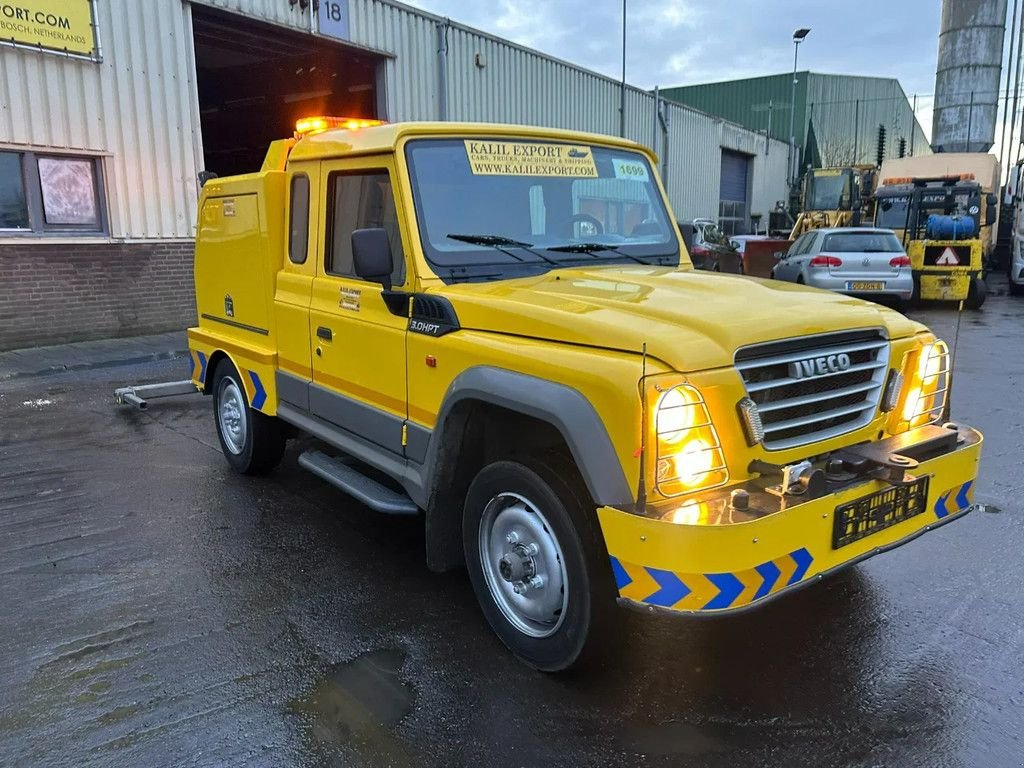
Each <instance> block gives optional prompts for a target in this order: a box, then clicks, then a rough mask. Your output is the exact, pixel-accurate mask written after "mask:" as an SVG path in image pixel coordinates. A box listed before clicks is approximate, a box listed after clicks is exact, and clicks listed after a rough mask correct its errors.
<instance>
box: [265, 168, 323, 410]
mask: <svg viewBox="0 0 1024 768" xmlns="http://www.w3.org/2000/svg"><path fill="white" fill-rule="evenodd" d="M289 170H290V174H291V175H290V178H289V180H288V208H287V211H288V228H287V232H288V243H287V253H286V254H285V255H284V257H283V259H282V263H281V268H280V271H279V272H278V273H277V286H276V288H275V291H274V321H275V328H276V329H277V330H276V337H277V353H278V355H277V363H278V372H277V382H276V383H277V397H278V400H279V401H281V402H284V403H286V404H288V405H290V406H293V407H295V408H298V409H300V410H302V411H307V410H309V385H310V383H311V382H312V380H313V369H312V350H311V347H310V342H309V302H310V296H311V292H312V287H313V279H314V277H315V276H316V269H317V252H318V248H317V240H316V235H317V231H318V229H319V223H320V207H319V206H318V205H317V204H316V198H315V195H316V190H317V189H319V188H320V163H319V161H315V162H305V163H295V164H293V167H292V168H291V169H289Z"/></svg>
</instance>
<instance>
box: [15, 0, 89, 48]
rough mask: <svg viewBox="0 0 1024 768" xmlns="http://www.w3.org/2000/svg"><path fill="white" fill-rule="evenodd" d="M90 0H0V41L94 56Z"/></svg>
mask: <svg viewBox="0 0 1024 768" xmlns="http://www.w3.org/2000/svg"><path fill="white" fill-rule="evenodd" d="M92 2H93V0H16V1H15V2H4V0H0V43H10V44H14V45H19V46H31V47H33V48H42V49H44V50H48V51H60V52H61V53H72V54H76V55H79V56H94V55H95V52H96V35H95V34H94V29H93V17H92Z"/></svg>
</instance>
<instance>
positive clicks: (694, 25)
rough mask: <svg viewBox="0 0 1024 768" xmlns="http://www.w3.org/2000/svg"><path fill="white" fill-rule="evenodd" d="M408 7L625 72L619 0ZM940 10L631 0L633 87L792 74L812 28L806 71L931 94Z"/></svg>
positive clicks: (418, 0) (882, 1)
mask: <svg viewBox="0 0 1024 768" xmlns="http://www.w3.org/2000/svg"><path fill="white" fill-rule="evenodd" d="M408 1H409V2H411V3H412V4H413V5H416V6H419V7H421V8H424V9H425V10H429V11H432V12H434V13H438V14H441V15H445V16H450V17H451V18H452V19H453V20H454V21H457V22H460V23H463V24H467V25H469V26H472V27H476V28H478V29H482V30H484V31H486V32H491V33H492V34H496V35H499V36H501V37H506V38H508V39H510V40H513V41H515V42H517V43H519V44H521V45H526V46H528V47H531V48H536V49H537V50H540V51H543V52H544V53H548V54H551V55H553V56H557V57H559V58H562V59H566V60H568V61H572V62H574V63H576V64H579V65H580V66H582V67H585V68H587V69H592V70H595V71H598V72H601V73H602V74H604V75H607V76H609V77H613V78H618V77H619V76H620V74H621V66H622V63H621V62H622V58H621V57H622V49H621V46H622V3H621V0H558V2H543V3H542V2H536V0H532V1H530V2H527V1H526V0H497V1H495V0H408ZM939 11H940V8H939V4H938V3H931V2H929V3H925V2H922V1H921V0H915V2H909V3H898V2H893V0H861V2H859V3H852V4H851V3H841V4H840V3H822V2H820V1H819V0H770V1H769V2H768V3H767V4H766V3H765V2H764V0H729V2H722V0H627V24H626V26H627V45H626V48H627V51H626V59H627V61H626V69H627V80H629V82H630V83H632V84H633V85H637V86H639V87H641V88H652V87H653V86H655V85H661V86H662V87H668V86H673V85H688V84H691V83H699V82H709V81H715V80H727V79H731V78H737V77H753V76H756V75H763V74H777V73H779V72H787V71H789V70H791V69H792V67H793V44H792V40H791V36H792V32H793V29H794V28H796V27H797V26H807V27H810V28H811V30H812V31H811V34H810V36H809V37H808V38H807V41H806V42H805V43H803V44H802V45H801V47H800V68H801V69H804V68H809V69H813V70H816V71H819V72H836V73H841V74H851V75H869V76H880V77H898V78H899V79H900V80H901V81H902V82H903V84H904V88H905V89H906V90H907V92H908V93H913V92H915V91H916V92H918V93H929V92H931V90H932V89H933V85H934V79H935V55H936V50H937V46H938V42H937V38H938V27H939ZM850 30H857V34H856V35H852V34H850Z"/></svg>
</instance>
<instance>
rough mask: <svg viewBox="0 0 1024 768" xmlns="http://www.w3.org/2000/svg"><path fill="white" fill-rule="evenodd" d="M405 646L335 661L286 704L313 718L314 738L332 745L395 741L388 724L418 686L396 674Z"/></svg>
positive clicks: (405, 709) (408, 705) (406, 708)
mask: <svg viewBox="0 0 1024 768" xmlns="http://www.w3.org/2000/svg"><path fill="white" fill-rule="evenodd" d="M404 663H405V651H400V650H396V649H385V650H379V651H370V652H369V653H364V654H361V655H359V656H356V657H355V658H354V659H352V660H351V661H346V662H344V663H342V664H335V665H334V666H333V667H331V668H330V669H329V670H328V672H327V674H326V675H325V676H324V677H323V678H322V679H321V680H320V682H318V683H317V684H316V685H315V686H314V687H313V688H312V689H311V690H310V691H309V692H308V693H306V694H305V695H304V696H302V697H301V698H298V699H294V700H292V702H291V704H290V708H291V709H292V711H294V712H299V713H301V714H304V715H306V716H307V717H309V718H310V720H311V727H312V736H313V738H314V739H315V740H316V741H319V742H324V743H327V744H333V745H338V746H340V745H343V744H350V745H355V746H358V745H368V744H377V745H382V744H385V743H393V742H394V736H393V735H392V734H391V729H392V728H394V727H395V726H396V725H398V724H399V723H400V722H401V721H402V719H403V718H404V717H405V716H406V715H408V714H409V713H410V712H411V711H412V708H413V703H414V701H415V695H416V692H415V690H414V689H413V687H412V686H411V685H409V684H408V683H405V682H403V681H402V680H400V679H399V675H400V673H401V670H402V664H404Z"/></svg>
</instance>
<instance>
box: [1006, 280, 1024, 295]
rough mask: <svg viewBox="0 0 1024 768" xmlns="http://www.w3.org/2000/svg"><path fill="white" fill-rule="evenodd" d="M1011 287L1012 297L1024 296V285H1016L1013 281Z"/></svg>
mask: <svg viewBox="0 0 1024 768" xmlns="http://www.w3.org/2000/svg"><path fill="white" fill-rule="evenodd" d="M1009 286H1010V295H1011V296H1024V285H1021V284H1020V283H1015V282H1013V280H1010V282H1009Z"/></svg>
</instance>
